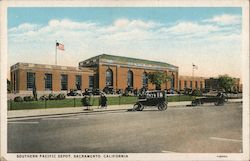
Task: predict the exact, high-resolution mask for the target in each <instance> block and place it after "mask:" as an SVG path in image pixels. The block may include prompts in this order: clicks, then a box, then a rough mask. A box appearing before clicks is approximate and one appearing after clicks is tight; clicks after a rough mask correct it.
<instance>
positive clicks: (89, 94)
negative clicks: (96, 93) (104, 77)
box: [82, 88, 93, 96]
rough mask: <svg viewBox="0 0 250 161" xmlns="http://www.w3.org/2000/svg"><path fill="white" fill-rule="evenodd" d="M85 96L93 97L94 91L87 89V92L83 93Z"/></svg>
mask: <svg viewBox="0 0 250 161" xmlns="http://www.w3.org/2000/svg"><path fill="white" fill-rule="evenodd" d="M82 95H83V96H91V95H93V89H91V88H86V89H85V91H84V92H83V93H82Z"/></svg>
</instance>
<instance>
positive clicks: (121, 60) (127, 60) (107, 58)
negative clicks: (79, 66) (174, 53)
mask: <svg viewBox="0 0 250 161" xmlns="http://www.w3.org/2000/svg"><path fill="white" fill-rule="evenodd" d="M95 59H98V60H99V63H101V62H106V63H118V64H127V65H133V66H138V65H140V66H154V67H165V68H172V69H177V68H178V67H177V66H174V65H171V64H168V63H165V62H160V61H152V60H145V59H138V58H131V57H124V56H116V55H108V54H102V55H98V56H95V57H92V58H90V59H87V60H85V61H83V62H86V61H91V60H95Z"/></svg>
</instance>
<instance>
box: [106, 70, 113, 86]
mask: <svg viewBox="0 0 250 161" xmlns="http://www.w3.org/2000/svg"><path fill="white" fill-rule="evenodd" d="M106 86H113V72H112V70H111V69H108V70H107V71H106Z"/></svg>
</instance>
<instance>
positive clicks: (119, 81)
mask: <svg viewBox="0 0 250 161" xmlns="http://www.w3.org/2000/svg"><path fill="white" fill-rule="evenodd" d="M108 69H111V70H112V72H113V88H114V89H123V90H124V89H126V88H127V75H128V71H129V70H131V71H132V72H133V88H134V89H140V88H142V87H143V85H142V76H143V73H144V72H146V73H149V72H156V70H148V69H142V68H133V67H125V66H119V65H105V64H100V65H99V70H98V71H99V88H100V89H101V90H102V89H104V88H105V86H106V71H107V70H108ZM163 72H166V74H167V75H173V77H174V78H175V89H177V88H178V83H177V82H178V72H168V71H163ZM170 86H171V84H170V82H166V83H163V84H162V85H161V88H162V89H169V88H170ZM148 89H155V85H153V84H151V83H148Z"/></svg>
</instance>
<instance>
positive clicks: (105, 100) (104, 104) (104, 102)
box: [100, 93, 107, 108]
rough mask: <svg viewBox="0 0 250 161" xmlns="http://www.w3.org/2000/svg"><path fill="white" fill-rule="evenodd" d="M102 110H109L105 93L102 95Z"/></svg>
mask: <svg viewBox="0 0 250 161" xmlns="http://www.w3.org/2000/svg"><path fill="white" fill-rule="evenodd" d="M100 99H101V108H107V97H106V96H105V95H104V93H101V97H100Z"/></svg>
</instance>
